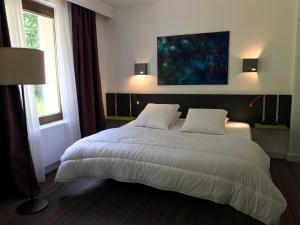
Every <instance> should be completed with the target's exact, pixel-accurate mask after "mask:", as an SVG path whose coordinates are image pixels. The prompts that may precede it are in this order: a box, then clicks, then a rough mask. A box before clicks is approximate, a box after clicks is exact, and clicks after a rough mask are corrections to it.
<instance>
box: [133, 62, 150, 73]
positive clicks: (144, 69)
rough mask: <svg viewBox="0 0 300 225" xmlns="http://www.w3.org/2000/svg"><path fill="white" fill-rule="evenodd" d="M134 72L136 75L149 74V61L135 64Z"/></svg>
mask: <svg viewBox="0 0 300 225" xmlns="http://www.w3.org/2000/svg"><path fill="white" fill-rule="evenodd" d="M134 74H135V75H147V74H148V64H147V63H136V64H134Z"/></svg>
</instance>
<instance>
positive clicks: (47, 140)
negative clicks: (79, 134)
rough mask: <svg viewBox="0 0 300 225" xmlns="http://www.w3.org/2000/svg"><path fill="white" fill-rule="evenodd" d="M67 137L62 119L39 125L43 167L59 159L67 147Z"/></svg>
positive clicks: (66, 130)
mask: <svg viewBox="0 0 300 225" xmlns="http://www.w3.org/2000/svg"><path fill="white" fill-rule="evenodd" d="M67 137H68V128H67V126H66V124H65V123H64V121H63V120H61V121H57V122H54V123H49V124H46V125H43V126H42V127H41V138H42V145H43V148H42V150H43V153H42V158H43V163H44V167H45V168H47V167H49V166H51V165H52V164H54V163H57V162H58V161H59V159H60V157H61V155H62V154H63V153H64V151H65V150H66V148H67V147H68V144H69V143H68V142H67Z"/></svg>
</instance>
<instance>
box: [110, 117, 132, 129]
mask: <svg viewBox="0 0 300 225" xmlns="http://www.w3.org/2000/svg"><path fill="white" fill-rule="evenodd" d="M134 119H135V117H125V116H107V117H105V125H106V129H110V128H117V127H121V126H123V125H125V124H127V123H129V122H131V121H133V120H134Z"/></svg>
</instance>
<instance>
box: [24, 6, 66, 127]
mask: <svg viewBox="0 0 300 225" xmlns="http://www.w3.org/2000/svg"><path fill="white" fill-rule="evenodd" d="M22 6H23V10H24V11H27V12H30V13H34V14H37V15H39V16H45V17H48V18H51V19H53V20H55V18H54V8H51V7H49V6H46V5H43V4H41V3H38V2H35V1H31V0H22ZM54 30H55V27H54ZM55 50H56V42H55ZM56 53H57V51H56ZM55 60H56V61H57V57H56V59H55ZM56 69H57V68H56ZM57 74H58V73H57ZM57 82H58V94H59V103H60V112H59V113H55V114H51V115H47V116H40V117H39V122H40V125H44V124H48V123H52V122H56V121H59V120H63V113H62V108H61V96H60V90H59V79H57Z"/></svg>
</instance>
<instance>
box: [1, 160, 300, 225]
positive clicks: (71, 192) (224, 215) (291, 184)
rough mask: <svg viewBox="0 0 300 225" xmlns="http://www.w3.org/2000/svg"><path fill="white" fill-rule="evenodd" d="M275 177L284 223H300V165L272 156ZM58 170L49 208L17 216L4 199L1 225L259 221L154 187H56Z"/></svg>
mask: <svg viewBox="0 0 300 225" xmlns="http://www.w3.org/2000/svg"><path fill="white" fill-rule="evenodd" d="M271 173H272V176H273V180H274V182H275V183H276V185H277V186H278V187H279V189H280V190H281V191H282V193H283V194H284V196H285V197H286V199H287V202H288V208H287V211H286V213H285V214H284V215H283V217H282V220H281V225H300V164H295V163H287V162H285V161H283V160H273V161H272V166H271ZM53 178H54V174H50V175H49V176H48V177H47V182H46V184H44V185H43V187H42V189H43V193H42V194H41V195H42V196H46V198H47V199H48V200H49V203H50V204H49V207H48V208H47V210H46V211H44V212H42V213H40V214H37V215H32V216H19V215H17V214H16V213H15V208H16V206H17V205H18V204H19V203H20V202H21V201H22V200H18V199H8V200H5V201H2V202H0V224H1V225H14V224H17V225H47V224H65V225H77V224H84V225H89V224H107V225H108V224H109V225H119V224H123V225H125V224H126V225H135V224H140V225H152V224H153V225H154V224H161V225H192V224H195V225H261V224H262V223H260V222H258V221H255V220H254V219H252V218H250V217H248V216H246V215H244V214H242V213H239V212H237V211H236V210H234V209H233V208H231V207H229V206H223V205H219V204H215V203H212V202H209V201H205V200H201V199H196V198H192V197H188V196H184V195H181V194H177V193H172V192H165V191H160V190H156V189H153V188H150V187H146V186H143V185H137V184H126V183H119V182H115V181H112V180H108V181H85V182H83V181H81V182H74V183H70V184H66V185H64V186H63V187H61V188H60V189H57V190H56V189H55V186H54V182H53Z"/></svg>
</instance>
